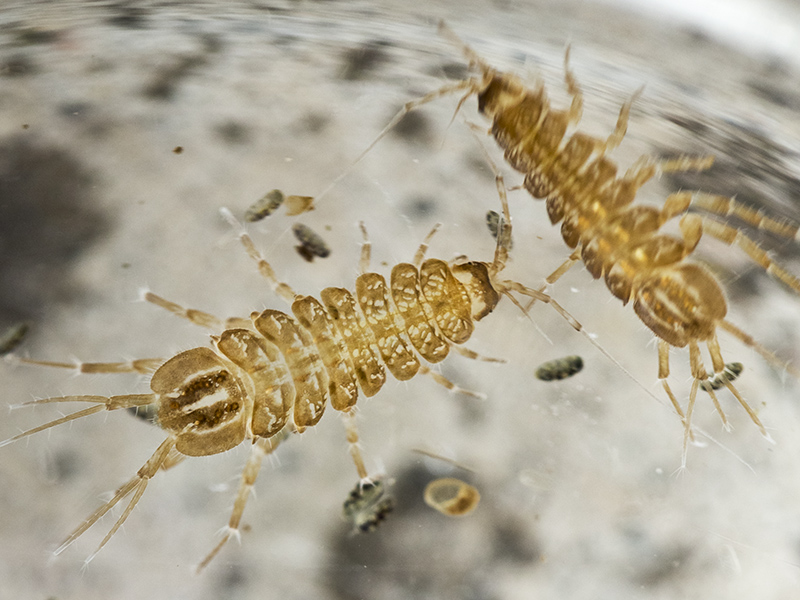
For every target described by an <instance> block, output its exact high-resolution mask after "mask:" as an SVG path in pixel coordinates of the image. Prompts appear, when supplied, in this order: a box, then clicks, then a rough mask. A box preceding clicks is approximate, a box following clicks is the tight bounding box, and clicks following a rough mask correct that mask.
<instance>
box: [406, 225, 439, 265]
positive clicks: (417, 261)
mask: <svg viewBox="0 0 800 600" xmlns="http://www.w3.org/2000/svg"><path fill="white" fill-rule="evenodd" d="M441 226H442V224H441V223H436V225H434V226H433V228H432V229H431V230H430V231H429V232H428V235H426V236H425V239H424V240H422V243H421V244H420V245H419V248H418V249H417V251H416V253H415V254H414V262H413V263H412V264H413V265H414V266H415V267H417V268H419V266H420V265H421V264H422V261H423V259H424V258H425V254H427V252H428V247H429V246H430V243H431V240H432V239H433V236H434V235H436V232H438V231H439V229H440V228H441Z"/></svg>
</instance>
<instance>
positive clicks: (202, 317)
mask: <svg viewBox="0 0 800 600" xmlns="http://www.w3.org/2000/svg"><path fill="white" fill-rule="evenodd" d="M142 300H145V301H146V302H150V303H151V304H155V305H156V306H158V307H160V308H163V309H164V310H167V311H169V312H171V313H172V314H173V315H176V316H178V317H180V318H181V319H186V320H187V321H191V322H192V323H194V324H195V325H199V326H200V327H205V328H206V329H213V330H214V331H222V330H223V329H231V328H233V327H249V326H250V321H249V320H247V319H242V318H240V317H230V318H228V319H225V321H223V320H222V319H220V318H219V317H215V316H214V315H212V314H209V313H207V312H203V311H202V310H197V309H196V308H184V307H183V306H181V305H180V304H176V303H175V302H171V301H169V300H166V299H165V298H162V297H161V296H158V295H157V294H154V293H152V292H150V291H147V290H143V291H142Z"/></svg>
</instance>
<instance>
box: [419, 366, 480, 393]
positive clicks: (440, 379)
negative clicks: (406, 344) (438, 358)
mask: <svg viewBox="0 0 800 600" xmlns="http://www.w3.org/2000/svg"><path fill="white" fill-rule="evenodd" d="M419 372H420V373H422V374H423V375H427V376H428V377H430V378H431V379H433V380H434V381H435V382H436V383H438V384H439V385H441V386H443V387H445V388H447V389H448V390H449V391H450V392H452V393H453V394H464V395H465V396H472V397H473V398H477V399H478V400H486V394H483V393H481V392H473V391H472V390H467V389H464V388H462V387H460V386H458V385H457V384H455V383H453V382H452V381H450V380H449V379H448V378H447V377H445V376H444V375H442V374H440V373H437V372H436V371H431V370H430V369H429V368H428V367H426V366H425V365H420V368H419Z"/></svg>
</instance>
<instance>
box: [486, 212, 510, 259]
mask: <svg viewBox="0 0 800 600" xmlns="http://www.w3.org/2000/svg"><path fill="white" fill-rule="evenodd" d="M501 223H504V221H503V217H502V216H501V215H500V213H498V212H497V211H494V210H490V211H489V212H487V213H486V226H487V227H488V228H489V232H490V233H491V234H492V237H493V238H494V239H495V240H497V232H498V230H499V229H500V224H501ZM503 235H505V236H506V237H507V238H508V239H506V240H503V243H504V244H505V245H506V247H507V248H508V249H509V250H513V248H514V242H513V240H511V237H510V235H509V233H508V229H507V228H505V227H504V228H503Z"/></svg>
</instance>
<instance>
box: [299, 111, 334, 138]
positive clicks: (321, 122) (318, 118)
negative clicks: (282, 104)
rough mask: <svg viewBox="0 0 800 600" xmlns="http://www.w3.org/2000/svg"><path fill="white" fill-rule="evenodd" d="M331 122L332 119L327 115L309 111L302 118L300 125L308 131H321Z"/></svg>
mask: <svg viewBox="0 0 800 600" xmlns="http://www.w3.org/2000/svg"><path fill="white" fill-rule="evenodd" d="M329 122H330V119H329V117H328V116H327V115H323V114H320V113H317V112H309V113H306V114H305V115H304V116H303V117H302V118H301V119H300V127H301V128H302V129H303V130H304V131H307V132H308V133H321V132H322V131H323V130H324V129H325V127H327V125H328V123H329Z"/></svg>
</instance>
